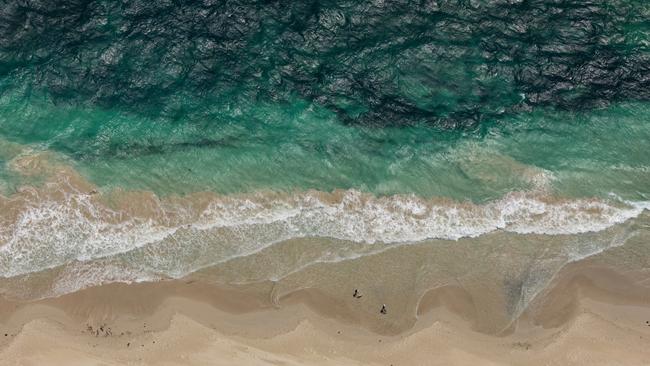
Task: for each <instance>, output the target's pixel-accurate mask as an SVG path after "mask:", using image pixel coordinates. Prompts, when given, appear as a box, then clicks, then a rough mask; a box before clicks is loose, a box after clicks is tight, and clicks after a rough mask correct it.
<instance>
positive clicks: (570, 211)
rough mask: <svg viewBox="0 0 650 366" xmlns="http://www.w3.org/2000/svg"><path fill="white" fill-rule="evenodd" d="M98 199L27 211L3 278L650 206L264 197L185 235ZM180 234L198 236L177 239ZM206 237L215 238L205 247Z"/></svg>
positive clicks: (556, 221)
mask: <svg viewBox="0 0 650 366" xmlns="http://www.w3.org/2000/svg"><path fill="white" fill-rule="evenodd" d="M97 202H98V201H96V200H92V199H91V198H90V196H88V195H85V194H76V193H74V194H66V195H65V198H64V199H59V200H54V199H44V200H37V201H35V202H34V203H32V204H31V205H29V206H27V207H25V208H24V209H23V210H22V211H21V212H20V213H19V215H18V218H17V220H16V221H15V222H14V223H12V224H11V225H10V227H9V228H5V230H3V231H2V237H1V238H0V240H1V242H0V276H2V277H13V276H18V275H22V274H26V273H30V272H37V271H42V270H44V269H47V268H52V267H56V266H61V265H63V264H67V263H71V262H73V261H79V262H84V261H90V260H95V259H99V258H106V257H111V256H114V255H116V254H120V253H126V252H129V251H133V250H136V249H138V248H141V247H145V246H149V245H153V244H159V243H161V242H164V241H169V240H173V241H175V244H174V245H175V246H173V248H175V249H177V250H178V251H176V252H173V251H168V252H162V253H158V254H154V255H160V256H164V255H166V256H174V257H175V258H173V260H171V259H169V258H160V261H159V262H160V263H162V264H160V266H158V265H156V263H155V262H156V261H157V259H156V258H153V259H152V258H151V256H150V257H149V258H148V260H150V261H151V263H149V265H150V268H152V269H159V270H161V271H163V272H165V273H167V274H170V273H175V274H180V273H187V272H188V271H190V272H191V271H193V270H196V269H198V268H199V267H203V266H206V265H210V264H211V263H218V262H220V261H223V260H227V259H230V258H234V257H238V256H242V255H248V254H250V253H254V252H256V251H259V250H261V249H262V248H265V247H267V246H269V245H272V244H273V243H277V242H279V241H283V240H288V239H292V238H301V237H326V238H334V239H341V240H347V241H352V242H357V243H364V244H373V243H377V242H381V243H386V244H393V243H408V242H417V241H422V240H426V239H451V240H456V239H459V238H463V237H476V236H479V235H483V234H486V233H489V232H493V231H495V230H504V231H509V232H515V233H521V234H549V235H558V234H579V233H585V232H593V231H600V230H604V229H606V228H608V227H610V226H612V225H615V224H618V223H622V222H624V221H626V220H628V219H630V218H633V217H636V216H638V215H639V214H641V212H643V210H646V209H649V208H650V202H625V201H622V200H616V199H612V200H611V201H604V200H596V199H571V200H569V199H562V200H560V199H551V198H550V197H548V196H542V195H539V194H533V193H523V192H514V193H510V194H508V195H506V196H505V197H503V198H501V199H499V200H496V201H492V202H488V203H485V204H473V203H461V202H453V201H449V200H427V199H422V198H419V197H416V196H405V195H402V196H388V197H375V196H373V195H370V194H365V193H361V192H359V191H355V190H348V191H345V192H337V193H333V194H326V193H322V192H302V193H296V194H293V195H287V196H278V195H268V194H267V195H265V194H261V193H260V194H256V195H251V196H247V197H238V196H232V197H229V196H226V197H216V198H215V199H214V200H213V201H212V202H211V203H210V204H209V205H208V206H207V208H206V209H205V210H203V211H202V212H200V213H198V214H196V213H195V214H194V215H192V216H193V217H194V218H195V220H194V222H193V223H192V226H191V229H187V227H186V226H185V225H183V226H180V225H178V224H176V225H178V226H170V225H169V224H168V223H167V222H166V221H164V220H159V221H156V220H154V219H152V218H143V217H137V216H127V215H126V214H125V213H124V212H116V211H112V210H110V209H108V208H107V207H105V206H101V205H100V204H98V203H97ZM159 209H160V210H163V211H164V210H165V208H163V207H160V208H159ZM181 211H182V210H181ZM188 211H189V210H188ZM164 216H165V215H162V217H164ZM197 217H198V219H197ZM181 228H182V230H185V231H187V230H191V231H192V232H195V233H197V235H195V236H194V237H191V238H186V237H184V236H182V235H180V236H179V234H178V232H179V230H181ZM182 230H181V231H182ZM201 233H205V236H204V237H201V236H200V235H199V234H201ZM208 235H209V236H210V239H211V240H205V239H206V238H207V236H208ZM214 243H218V244H214ZM184 253H193V254H192V255H193V258H192V259H190V258H189V257H188V258H187V261H186V262H184V259H185V258H184V257H183V256H184ZM202 253H205V254H210V255H209V256H207V255H205V256H203V255H201V254H202ZM203 257H205V258H203ZM173 266H176V268H174V267H173Z"/></svg>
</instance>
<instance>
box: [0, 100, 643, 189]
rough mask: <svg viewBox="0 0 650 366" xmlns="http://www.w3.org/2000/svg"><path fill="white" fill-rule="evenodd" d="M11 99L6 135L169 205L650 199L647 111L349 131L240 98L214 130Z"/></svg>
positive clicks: (299, 103) (99, 179)
mask: <svg viewBox="0 0 650 366" xmlns="http://www.w3.org/2000/svg"><path fill="white" fill-rule="evenodd" d="M1 102H2V104H1V105H0V112H1V115H0V131H1V132H2V135H3V136H4V138H5V139H8V140H11V141H16V142H18V143H20V144H27V145H31V146H34V147H35V148H36V149H51V150H54V151H57V152H60V153H62V154H63V155H64V156H67V157H68V158H69V159H70V163H71V164H73V165H74V166H75V169H78V170H79V171H80V172H82V173H83V175H84V176H86V177H87V178H88V179H90V180H91V181H92V182H93V183H95V184H96V185H98V186H100V187H109V188H110V187H113V188H114V187H123V188H127V189H137V190H152V191H154V192H156V193H159V194H163V195H168V194H174V193H177V194H187V193H190V192H194V191H214V192H217V193H222V194H228V193H250V192H254V191H256V190H274V191H287V192H290V191H295V190H305V189H317V190H323V191H331V190H334V189H350V188H353V189H358V190H361V191H368V192H372V193H375V194H380V195H390V194H398V193H414V194H417V195H420V196H423V197H432V196H444V197H450V198H453V199H456V200H463V199H469V200H472V201H484V200H489V199H495V198H498V197H501V196H503V195H504V194H505V193H507V192H510V191H515V190H531V189H535V188H539V187H536V185H537V184H540V183H541V182H540V181H539V180H537V181H536V180H535V179H546V180H548V182H547V184H548V187H547V188H552V189H553V190H555V191H557V192H559V193H561V194H563V195H568V196H572V197H588V196H598V197H606V196H607V195H608V194H610V193H614V194H616V195H619V196H621V197H624V198H625V199H630V200H644V199H647V194H648V193H649V192H648V185H647V182H648V181H649V178H650V175H649V174H650V170H649V169H650V168H649V166H650V165H649V164H650V154H648V148H647V142H648V141H650V123H648V122H647V121H648V120H650V105H647V104H644V103H618V104H616V105H612V106H609V107H607V108H603V109H600V110H595V111H589V112H567V111H556V110H553V109H550V108H546V109H540V110H536V111H534V112H529V113H521V114H518V115H516V116H508V117H504V118H502V119H499V120H493V121H486V122H485V123H484V124H483V125H481V127H480V128H477V129H472V130H454V129H452V130H449V129H443V128H436V127H433V126H430V125H415V126H407V127H383V128H376V127H360V126H350V125H345V124H342V123H340V121H339V120H338V119H337V117H336V114H334V113H332V112H331V111H329V110H327V109H326V108H322V107H320V106H318V105H315V104H314V103H308V102H306V101H304V100H300V99H296V100H294V101H292V103H291V104H282V105H274V104H268V103H265V104H262V103H250V102H249V103H243V102H242V103H240V104H238V106H237V109H236V110H234V111H228V110H226V111H222V112H220V113H219V116H218V117H215V118H217V119H216V121H218V123H215V122H214V121H215V120H202V119H197V120H183V123H171V122H169V121H167V120H164V119H149V118H144V117H142V116H138V115H136V114H132V113H126V112H120V111H118V110H114V109H113V110H111V109H102V108H91V107H83V106H70V105H65V106H56V105H54V103H52V102H51V100H48V99H46V98H41V99H39V100H37V101H33V100H27V101H25V100H24V99H22V98H21V96H20V95H18V96H14V95H5V97H4V98H3V99H2V100H1ZM523 170H526V171H529V172H530V174H533V175H535V174H536V175H540V176H541V175H545V176H546V177H545V178H541V177H538V178H534V177H531V176H526V175H525V174H524V175H522V172H523ZM3 174H4V175H5V176H6V175H7V174H8V173H7V172H6V169H4V170H3Z"/></svg>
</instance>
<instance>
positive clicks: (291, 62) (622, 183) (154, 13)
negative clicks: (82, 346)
mask: <svg viewBox="0 0 650 366" xmlns="http://www.w3.org/2000/svg"><path fill="white" fill-rule="evenodd" d="M648 19H650V5H649V4H648V3H647V2H646V1H634V0H612V1H604V0H602V1H598V0H593V1H586V0H575V1H560V0H521V1H515V0H511V1H505V0H504V1H488V0H483V1H482V0H476V1H412V2H409V1H388V0H386V1H374V2H363V1H293V2H288V1H286V2H285V1H275V2H274V1H250V2H238V1H208V0H206V1H133V0H123V1H80V0H75V1H69V0H68V1H52V0H49V1H24V2H20V1H13V0H5V1H4V2H3V3H2V6H0V189H1V190H2V192H3V195H4V196H6V197H13V196H14V195H18V196H19V195H20V194H22V193H21V192H23V191H24V188H25V187H26V186H34V187H40V188H39V189H44V190H45V191H47V190H48V189H50V190H57V189H60V190H64V191H65V189H67V188H65V189H63V188H61V187H60V186H56V185H52V186H47V187H50V188H47V187H46V188H42V185H43V184H45V183H47V182H48V179H50V180H52V178H51V176H52V175H54V176H56V174H57V173H56V171H55V172H52V171H47V172H46V173H44V171H43V169H42V166H40V165H29V164H28V165H26V166H22V165H21V164H22V163H21V162H22V161H24V160H21V159H24V158H25V157H26V156H35V155H38V154H46V155H47V156H48V159H49V160H48V161H49V162H50V163H49V164H50V165H52V164H54V163H53V161H56V162H57V164H62V165H63V166H66V167H68V168H70V169H72V170H73V171H76V172H78V173H79V174H80V175H81V178H82V179H84V180H88V181H90V182H91V183H92V184H94V185H96V186H97V187H98V190H99V192H100V193H102V196H103V194H110V193H111V192H116V191H119V192H128V191H133V190H137V191H152V192H154V193H155V194H157V196H158V197H161V199H165V198H169V197H176V196H187V195H189V194H191V193H195V192H212V193H215V194H218V195H219V197H221V198H220V199H222V200H226V201H225V202H226V203H223V202H222V203H219V204H218V205H216V206H215V207H217V208H218V209H215V208H214V207H212V206H211V207H212V208H211V210H212V211H210V210H206V211H205V212H203V213H202V214H201V215H202V216H201V215H198V214H197V215H198V216H196V215H195V216H192V215H194V214H187V215H186V216H183V215H184V214H179V213H178V212H176V211H179V210H180V209H178V208H177V207H176V208H174V210H176V211H174V212H175V213H174V214H175V215H177V216H182V219H180V218H176V216H175V218H174V219H170V218H169V217H167V216H165V219H164V220H163V219H160V220H158V218H155V219H150V218H146V219H145V218H143V217H140V216H138V215H135V214H133V215H135V216H133V217H131V216H129V215H131V214H132V213H125V212H121V213H119V212H118V213H117V214H116V213H114V212H111V213H110V214H108V213H106V212H108V211H105V210H104V209H103V208H102V209H98V208H97V207H98V206H97V205H99V203H97V202H94V201H91V200H90V199H87V198H83V197H85V196H83V197H82V196H65V198H52V197H49V196H48V198H43V197H44V196H39V195H35V196H34V197H37V198H34V200H33V201H29V200H28V199H26V201H28V202H29V204H25V206H24V207H23V206H21V207H22V208H21V209H22V210H24V211H20V210H19V214H17V216H16V217H13V216H12V217H10V218H7V219H6V220H5V221H6V225H5V229H3V230H2V231H0V239H1V240H2V242H4V243H8V244H6V245H5V246H4V247H3V248H4V251H3V252H1V253H0V254H1V255H0V268H4V270H3V273H4V274H5V275H6V276H11V275H13V274H16V273H25V272H29V269H28V268H32V267H34V268H45V267H47V266H48V265H57V264H64V263H67V262H69V261H72V260H81V261H84V260H88V259H89V258H102V257H105V256H109V255H113V254H114V253H124V252H128V251H129V250H132V249H133V248H140V247H143V246H144V247H146V246H147V245H149V244H150V241H151V240H154V239H150V238H149V237H151V236H154V237H156V238H157V237H158V236H156V235H162V236H165V235H176V234H169V233H174V232H175V230H177V229H178V228H179V227H181V226H180V225H186V224H187V223H188V222H195V223H198V224H200V225H204V226H206V225H207V226H209V227H210V228H214V227H215V226H217V227H220V228H223V227H227V228H228V229H227V230H231V229H232V230H233V232H229V233H228V234H227V235H226V234H224V233H221V232H220V233H217V234H214V233H213V234H214V235H216V236H217V237H218V238H219V239H218V240H217V239H214V238H212V239H211V240H213V242H222V243H230V244H228V245H232V247H233V248H240V247H241V248H243V247H245V248H246V250H248V251H250V250H259V248H261V247H264V246H266V245H270V243H275V242H278V241H281V240H287V239H291V238H295V237H299V238H300V237H312V236H318V237H325V238H338V239H343V240H351V241H357V242H368V243H374V242H376V241H378V242H391V243H394V242H402V241H418V240H424V239H428V238H448V239H449V238H450V239H457V238H459V237H463V236H476V235H482V234H484V233H487V232H490V231H494V230H500V229H505V230H511V231H515V232H522V233H531V232H534V233H549V234H553V235H555V234H558V233H573V234H576V233H583V232H586V231H597V230H601V229H603V228H605V227H607V226H608V225H614V224H618V223H621V222H623V221H625V220H627V219H629V218H632V217H635V216H636V215H638V214H640V213H641V212H642V211H643V210H644V209H645V208H646V207H648V204H647V202H648V201H650V183H649V182H650V21H649V20H648ZM54 165H56V164H54ZM54 165H53V166H54ZM56 166H58V165H56ZM21 167H22V168H21ZM39 169H40V170H39ZM30 172H31V173H30ZM48 177H49V178H48ZM50 183H51V182H50ZM52 187H54V188H52ZM335 190H341V191H343V192H347V193H342V196H343V197H344V198H342V199H341V198H340V197H338V196H336V197H330V196H328V198H327V199H323V200H322V201H321V200H320V198H319V197H320V196H319V194H320V193H318V192H316V193H315V191H320V192H332V191H335ZM66 192H67V191H66ZM270 192H275V193H280V194H284V196H282V197H283V198H282V199H275V198H273V199H270V198H268V195H271V193H270ZM305 192H308V193H305ZM309 192H311V193H309ZM265 195H267V196H265ZM262 196H264V197H267V198H260V197H262ZM21 197H22V196H21ZM30 197H31V196H30ZM57 197H58V196H57ZM70 197H72V198H70ZM224 197H225V198H224ZM229 197H230V198H229ZM242 197H244V198H242ZM246 197H248V198H246ZM251 197H253V198H251ZM273 197H274V196H273ZM287 197H289V198H287ZM337 197H338V198H337ZM360 197H361V198H360ZM522 197H523V198H522ZM531 197H535V198H531ZM540 197H544V198H540ZM30 199H31V198H30ZM230 199H232V200H233V201H229V200H230ZM57 200H58V201H57ZM328 200H330V201H332V202H334V203H332V202H330V201H328ZM337 200H338V201H337ZM14 201H16V202H17V201H18V199H16V200H14ZM8 202H9V201H2V203H3V204H5V205H9V203H8ZM219 202H221V201H219ZM350 202H352V203H350ZM414 202H415V203H414ZM440 202H443V203H440ZM557 202H561V203H557ZM590 202H597V203H596V204H593V205H595V206H593V205H592V203H590ZM471 204H477V205H478V206H472V205H471ZM179 205H180V206H182V207H184V209H187V210H188V212H189V211H191V210H194V209H195V207H194V206H192V205H191V204H190V203H188V202H185V203H182V204H179ZM183 205H185V206H183ZM463 205H465V206H463ZM79 207H82V208H84V207H85V208H84V209H79ZM102 207H103V206H102ZM423 207H425V208H423ZM432 207H433V208H432ZM84 210H86V211H84ZM103 210H104V211H103ZM160 210H161V211H164V212H165V214H166V215H171V214H170V213H169V209H168V208H161V209H160ZM165 210H167V211H165ZM172 211H173V210H172ZM80 212H82V213H80ZM206 212H207V213H206ZM215 212H217V213H215ZM102 215H104V216H102ZM111 215H113V216H111ZM211 215H212V216H211ZM214 215H217V216H218V217H217V218H215V216H214ZM473 215H474V216H473ZM598 215H600V216H598ZM105 216H106V217H108V216H110V217H111V218H112V220H118V219H115V218H114V217H118V216H119V217H120V218H119V220H125V222H127V224H124V225H122V226H119V225H117V226H112V225H116V224H115V222H114V221H110V220H108V219H106V220H108V221H102V220H104V219H105ZM141 216H146V215H144V214H142V215H141ZM596 216H598V217H596ZM538 219H539V220H540V222H539V223H537V222H535V220H538ZM119 220H118V221H119ZM129 220H131V221H129ZM147 220H149V221H147ZM156 220H158V221H156ZM210 220H212V221H210ZM215 220H216V221H215ZM247 220H248V221H247ZM256 220H257V221H256ZM265 220H266V221H265ZM70 222H74V223H75V225H77V226H74V230H72V229H69V228H70V227H71V226H70ZM207 222H210V224H208V223H207ZM215 222H216V223H215ZM198 224H197V225H198ZM538 224H539V225H538ZM200 225H199V226H200ZM210 225H213V226H210ZM220 225H221V226H220ZM238 225H239V226H238ZM247 225H248V226H247ZM207 226H206V227H207ZM240 226H241V227H240ZM202 227H203V226H202ZM233 227H236V229H233ZM340 227H343V228H341V229H340V230H339V228H340ZM19 229H20V230H19ZM448 229H449V230H448ZM21 230H22V231H21ZM30 230H32V231H33V232H31V231H30ZM39 230H41V231H39ZM129 230H133V231H132V233H130V234H128V235H127V234H125V232H126V231H129ZM210 230H212V229H210ZM223 230H226V229H223ZM68 231H70V232H68ZM51 232H55V233H56V234H57V235H56V236H55V237H54V239H52V238H49V237H48V238H45V236H47V235H49V234H50V233H51ZM38 233H41V234H42V235H41V234H38ZM161 233H163V234H161ZM154 234H155V235H154ZM197 235H198V234H197ZM206 235H207V234H206ZM211 235H212V234H211ZM219 235H221V236H219ZM142 238H145V239H142ZM192 238H193V239H191V240H190V239H188V238H186V237H183V238H181V239H182V240H186V241H185V242H186V244H187V247H188V248H190V249H188V250H189V251H190V252H192V251H193V252H192V253H194V254H192V255H195V256H200V253H204V252H205V251H208V250H212V249H213V248H212V247H209V248H208V247H206V246H205V245H207V244H204V242H203V241H201V240H204V239H201V240H199V239H197V238H196V237H192ZM233 238H235V239H233ZM177 239H178V238H177ZM177 239H174V240H177ZM181 239H178V240H181ZM155 240H157V239H155ZM205 240H207V239H205ZM219 240H221V241H219ZM197 243H200V244H197ZM193 245H196V246H193ZM224 245H225V244H224ZM39 246H40V248H41V249H42V250H44V251H45V252H40V251H35V250H34V249H33V248H35V247H39ZM50 246H52V247H56V248H58V249H57V250H55V251H54V253H55V257H56V260H52V259H51V258H46V259H44V258H41V257H42V256H44V255H45V254H46V252H48V251H49V250H50V249H48V248H49V247H50ZM238 246H239V247H238ZM210 248H212V249H210ZM0 249H2V248H0ZM202 250H203V251H204V252H201V251H202ZM243 252H246V251H245V250H243V249H242V250H239V249H237V250H233V251H229V252H228V253H229V254H228V255H234V256H237V255H239V254H241V253H243ZM15 253H22V255H23V257H20V258H26V259H24V260H23V262H20V261H18V260H17V262H15V263H19V264H13V267H12V264H11V263H10V262H11V260H13V258H14V257H13V256H14V255H15ZM197 253H199V254H197ZM37 254H38V255H37ZM39 256H41V257H39ZM217 257H218V258H221V257H219V256H218V255H215V258H217ZM167 259H169V258H167ZM215 260H217V259H215ZM219 260H221V259H219ZM50 262H52V263H54V264H50ZM3 263H4V264H3ZM205 265H209V263H203V262H202V264H201V266H205ZM3 266H4V267H3ZM30 266H32V267H30ZM170 266H171V267H173V265H170ZM179 266H180V265H179ZM5 267H6V268H5ZM181 267H183V266H181ZM189 267H190V270H189V271H191V268H194V267H192V266H189ZM179 268H180V267H179ZM183 268H185V267H183ZM166 270H168V271H170V272H173V273H178V272H179V271H180V270H177V271H176V272H174V270H173V268H172V269H169V268H167V269H166Z"/></svg>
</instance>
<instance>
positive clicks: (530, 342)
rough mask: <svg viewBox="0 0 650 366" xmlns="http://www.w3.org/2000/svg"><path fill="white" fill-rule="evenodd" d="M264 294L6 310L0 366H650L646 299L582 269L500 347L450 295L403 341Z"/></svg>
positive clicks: (135, 293) (183, 287)
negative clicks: (478, 329) (276, 301)
mask: <svg viewBox="0 0 650 366" xmlns="http://www.w3.org/2000/svg"><path fill="white" fill-rule="evenodd" d="M268 291H269V287H268V285H266V284H261V285H258V286H247V287H240V288H233V287H216V286H214V285H206V284H203V283H201V282H200V281H199V282H195V281H180V280H178V281H161V282H157V283H140V284H130V285H127V284H110V285H104V286H99V287H93V288H89V289H85V290H82V291H78V292H76V293H72V294H68V295H65V296H62V297H59V298H52V299H44V300H39V301H35V302H29V303H23V302H14V301H10V300H3V301H2V302H1V303H0V364H2V365H395V366H397V365H650V325H648V323H646V322H647V321H650V294H649V293H648V289H647V287H645V286H643V284H642V283H641V282H640V281H639V279H638V278H632V277H631V276H629V275H625V276H624V275H621V274H619V273H617V272H614V271H612V270H611V269H609V268H606V267H602V266H599V265H595V264H593V263H590V262H589V261H583V262H581V263H576V264H572V265H569V266H568V267H566V268H565V269H564V270H563V271H562V272H561V273H560V274H559V275H558V276H557V277H556V278H555V280H554V281H553V283H552V285H551V286H549V288H548V290H547V291H545V292H544V293H543V294H540V299H539V300H537V301H536V302H535V303H534V304H533V306H531V307H530V309H529V310H528V311H526V312H525V313H524V314H523V315H522V316H521V317H520V319H519V320H518V321H517V323H516V324H514V325H513V326H512V327H511V329H509V330H508V331H506V332H504V333H502V334H497V335H494V334H485V333H481V332H477V331H476V330H475V329H473V328H472V325H471V324H472V323H473V321H472V317H475V316H477V315H476V314H475V311H473V310H472V309H473V307H472V304H471V301H472V299H471V298H468V297H467V295H466V294H464V293H463V292H462V291H461V290H460V289H457V288H453V287H441V288H438V289H435V290H432V291H430V292H428V293H427V294H426V295H425V296H424V297H423V298H422V300H421V302H420V305H419V307H418V321H417V322H416V324H415V326H413V327H412V328H411V329H409V330H408V331H406V332H401V333H399V334H390V332H389V331H387V332H382V331H381V327H379V328H377V327H374V328H373V331H371V330H369V329H368V327H366V326H362V325H360V324H358V323H355V322H354V321H351V320H350V319H349V318H348V317H346V316H345V314H340V313H338V312H339V311H341V310H340V309H341V307H340V306H338V304H337V303H336V300H334V299H331V298H328V297H326V296H324V295H322V294H321V293H319V292H318V291H316V290H300V291H297V292H293V293H291V294H289V295H285V296H283V297H282V298H281V299H280V301H279V303H274V302H272V301H270V300H269V298H268V296H267V295H268ZM265 294H267V295H265ZM346 295H351V294H346ZM357 301H359V302H361V301H365V300H364V298H361V299H358V300H357ZM389 311H390V309H389ZM389 315H390V314H389ZM376 317H377V322H378V324H381V321H382V317H383V315H381V314H379V312H377V314H376ZM377 329H379V330H380V331H379V332H377ZM5 334H6V335H5Z"/></svg>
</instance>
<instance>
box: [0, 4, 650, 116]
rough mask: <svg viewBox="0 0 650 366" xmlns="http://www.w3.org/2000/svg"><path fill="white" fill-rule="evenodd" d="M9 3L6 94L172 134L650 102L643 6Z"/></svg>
mask: <svg viewBox="0 0 650 366" xmlns="http://www.w3.org/2000/svg"><path fill="white" fill-rule="evenodd" d="M3 3H4V4H3V5H2V6H1V7H0V78H1V80H0V85H2V89H3V90H5V91H6V90H11V89H12V87H22V88H23V89H22V90H26V92H27V93H31V92H34V91H42V92H45V93H48V95H49V96H50V97H51V98H52V99H53V100H54V101H55V102H57V103H73V104H78V103H80V104H90V105H97V106H100V107H108V108H118V109H121V110H125V111H129V112H134V113H139V114H145V115H147V116H149V117H153V118H158V117H162V118H165V119H170V120H172V121H180V120H183V119H186V118H188V117H190V119H191V118H192V117H198V118H201V119H204V118H205V119H208V120H210V119H213V118H211V116H212V113H213V112H212V111H213V109H212V108H213V107H214V106H215V105H216V106H221V107H224V108H226V107H228V106H236V105H237V103H238V101H241V100H253V101H263V102H270V103H283V102H286V101H289V100H290V98H293V97H299V98H303V99H306V100H310V101H314V102H316V103H318V104H320V105H322V106H325V107H326V108H328V109H330V110H333V111H335V112H336V113H337V114H338V115H339V117H340V119H341V120H342V121H343V122H345V123H351V124H362V125H372V126H387V125H393V126H394V125H397V126H401V125H411V124H416V123H429V124H433V125H436V126H440V127H448V128H454V127H457V128H467V127H475V126H477V125H478V124H480V122H481V121H483V120H485V119H490V118H497V117H498V116H500V115H502V114H509V113H517V112H520V111H527V110H530V109H531V108H534V107H536V106H550V107H555V108H558V109H569V110H580V109H584V108H594V107H601V106H605V105H608V104H610V103H611V102H614V101H619V100H650V52H649V46H648V45H649V44H650V22H649V21H648V19H649V18H650V6H649V5H648V3H647V2H646V1H643V0H638V1H635V0H591V1H589V0H519V1H517V0H496V1H489V0H483V1H481V0H467V1H461V0H457V1H450V0H440V1H435V0H427V1H395V0H383V1H381V0H377V1H372V2H367V1H315V0H311V1H215V0H204V1H171V0H167V1H164V0H161V1H144V0H122V1H98V0H94V1H90V0H65V1H63V0H31V1H17V0H7V1H4V2H3ZM197 101H202V102H197ZM206 101H208V102H206ZM214 123H219V121H218V120H216V119H215V120H214Z"/></svg>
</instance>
